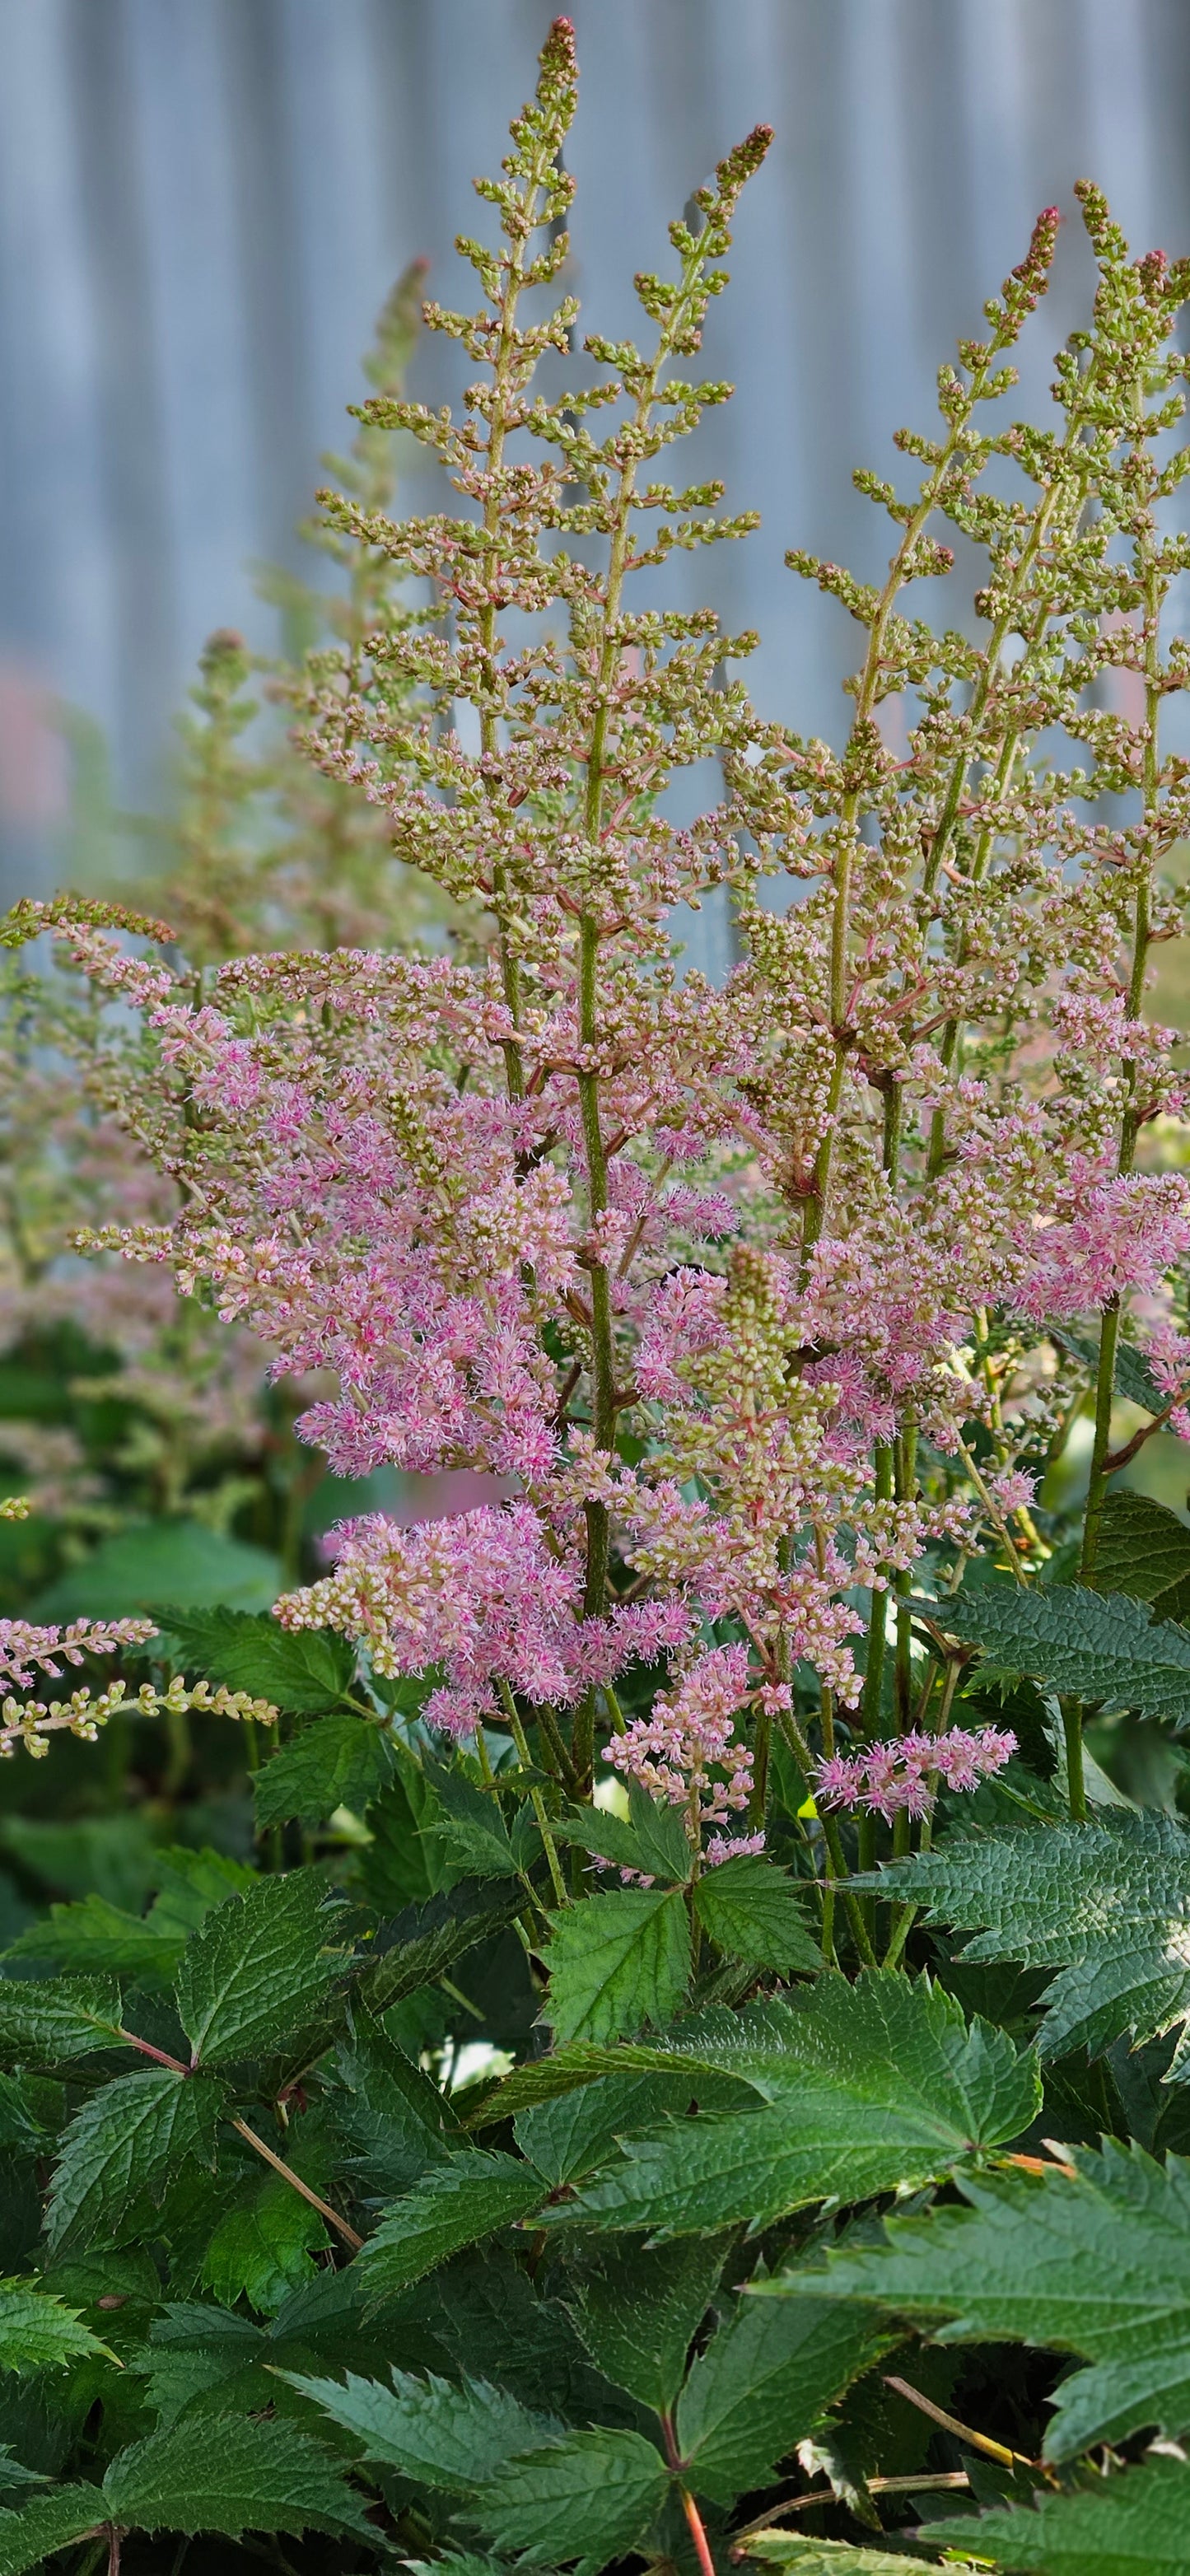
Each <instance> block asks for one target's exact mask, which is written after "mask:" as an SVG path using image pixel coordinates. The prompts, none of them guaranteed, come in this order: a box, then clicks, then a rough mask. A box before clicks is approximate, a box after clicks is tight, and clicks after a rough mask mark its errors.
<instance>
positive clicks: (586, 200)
mask: <svg viewBox="0 0 1190 2576" xmlns="http://www.w3.org/2000/svg"><path fill="white" fill-rule="evenodd" d="M550 15H551V10H550V7H549V5H548V0H0V65H2V67H3V79H2V81H0V491H2V493H3V505H2V509H0V901H2V902H4V903H8V902H11V901H12V899H13V898H14V896H15V895H16V894H18V893H23V892H43V891H45V890H46V888H47V887H48V885H49V884H50V883H51V882H53V881H54V880H55V879H56V878H61V877H63V876H67V877H69V876H71V875H72V874H77V873H78V855H79V852H78V844H79V836H80V833H82V835H83V836H84V838H85V833H86V829H87V824H88V817H89V816H90V817H91V818H92V819H93V817H94V813H95V810H96V807H97V804H98V802H99V801H101V799H102V795H103V772H104V763H105V761H110V765H111V773H112V777H113V779H114V792H115V795H116V797H117V799H118V800H119V801H120V802H121V803H123V804H126V805H134V806H137V807H140V808H150V809H152V808H158V809H161V808H164V807H167V806H168V802H169V799H170V796H171V793H172V792H173V791H172V787H171V761H172V756H173V741H174V733H173V726H174V718H175V715H176V711H177V709H178V707H179V704H180V702H181V700H182V698H183V695H184V692H185V690H186V687H187V685H188V683H189V681H190V679H191V678H192V676H193V671H194V665H195V660H196V656H197V654H198V651H199V648H200V646H201V644H202V641H203V639H204V637H205V636H206V635H207V634H208V633H209V632H210V630H211V629H212V628H215V627H221V626H228V625H230V626H234V627H237V628H239V629H240V630H241V631H242V632H243V633H244V634H245V635H246V636H247V638H248V640H249V642H250V643H252V644H254V645H256V646H258V647H260V648H261V649H267V648H268V647H269V644H270V642H271V640H272V637H273V633H274V620H273V616H272V612H271V611H270V610H269V608H268V607H267V606H266V605H265V604H264V603H263V602H262V601H261V599H260V598H259V596H258V595H257V592H256V590H255V588H254V579H253V567H254V565H255V564H257V563H259V562H261V561H262V560H263V561H268V562H269V563H271V564H274V565H279V566H281V567H283V568H285V567H288V568H290V569H294V570H296V569H298V568H299V567H300V566H301V563H302V553H303V550H302V547H301V543H300V540H299V538H298V536H297V534H296V526H297V522H298V521H299V519H300V518H301V517H302V515H303V513H304V512H306V511H307V510H308V508H309V505H310V498H311V495H312V492H313V490H314V489H315V487H316V485H317V484H318V482H319V480H320V479H321V473H320V464H319V459H320V453H321V451H323V450H324V449H326V448H327V447H329V446H332V445H335V444H337V443H339V442H340V440H341V438H342V436H343V434H344V432H345V431H346V429H347V424H345V422H344V420H343V406H344V404H345V403H346V402H347V401H349V400H351V399H353V398H355V397H357V396H358V394H359V393H360V391H361V390H363V386H362V379H361V376H360V369H359V360H360V353H361V352H362V351H363V350H364V348H365V347H366V346H367V344H368V341H369V339H370V336H371V333H372V328H373V323H374V319H375V315H376V313H377V310H378V308H379V306H380V304H381V302H382V300H383V298H384V296H385V294H386V292H387V290H388V288H389V287H390V285H391V283H392V281H393V279H394V277H395V276H396V275H397V274H398V272H399V271H400V270H401V269H402V268H404V266H405V265H406V263H407V262H408V261H409V260H410V259H411V258H413V257H414V256H416V255H418V254H422V255H424V256H425V257H426V258H427V259H428V261H429V263H430V268H429V282H428V283H429V292H430V293H432V294H434V295H437V296H438V297H440V298H441V299H442V300H444V301H451V300H454V299H455V297H456V295H457V293H458V291H459V280H460V272H459V271H458V270H457V264H456V262H455V261H454V258H453V254H452V250H451V242H452V237H453V234H454V232H455V231H456V229H457V228H458V227H459V226H460V225H461V224H470V222H471V219H472V207H473V203H474V201H473V199H472V197H471V193H470V188H469V184H468V183H469V180H470V178H471V176H472V174H473V173H474V172H475V171H477V170H481V169H487V168H490V167H491V166H492V165H493V163H494V160H495V158H496V156H497V155H498V152H499V149H500V139H501V135H502V131H503V128H504V126H505V124H506V122H507V119H508V117H509V115H510V114H512V113H513V112H514V111H515V109H516V107H517V105H518V104H519V102H520V101H521V100H522V98H523V97H524V96H525V94H526V92H527V90H528V88H529V87H530V85H531V79H532V70H533V59H534V54H535V51H536V49H537V47H538V45H539V43H540V41H541V38H542V36H543V34H544V31H545V29H546V26H547V24H548V22H549V18H550ZM573 15H574V18H575V20H576V22H577V30H578V37H579V47H580V58H581V64H582V93H581V101H580V109H579V116H578V122H577V127H576V130H575V133H574V136H573V149H572V153H571V161H572V167H573V169H574V172H575V174H576V176H577V179H578V182H579V194H578V202H577V208H576V215H575V223H574V261H573V267H574V284H575V286H576V287H577V289H578V291H579V292H580V293H581V294H582V296H583V300H584V307H585V321H586V325H587V327H594V328H598V329H601V330H608V331H612V332H615V331H618V330H620V329H621V328H631V327H632V321H633V311H634V307H633V298H632V294H631V278H632V273H633V270H634V268H636V267H639V266H641V265H650V266H651V265H656V264H658V263H659V261H660V259H661V258H662V256H663V255H664V252H665V248H666V245H665V231H664V228H665V223H666V221H667V219H668V217H669V216H670V215H672V214H674V213H677V212H679V211H680V210H681V208H682V207H683V205H684V203H685V201H686V200H687V198H688V196H689V194H690V192H691V190H692V188H693V187H695V186H696V185H697V184H698V183H699V181H700V180H701V179H702V178H703V177H704V176H705V175H706V174H707V172H708V171H709V169H710V168H711V166H712V164H713V162H714V161H715V159H716V158H717V157H718V156H719V155H720V154H721V153H722V152H723V151H724V149H725V148H726V147H727V146H728V145H729V144H730V143H731V142H732V141H733V140H735V139H736V138H737V137H738V136H739V135H741V134H743V133H744V132H745V131H746V130H747V129H748V127H750V126H751V125H752V124H754V123H755V122H756V121H757V120H758V119H761V118H763V119H765V120H766V121H768V122H769V123H771V124H772V125H773V126H774V127H775V128H776V143H775V147H774V149H773V151H772V153H771V155H770V158H769V160H768V163H767V165H766V167H765V168H764V170H763V172H762V173H761V175H760V177H759V179H758V180H757V181H756V182H755V183H754V185H753V186H752V187H751V188H750V189H749V190H748V192H747V194H746V196H745V199H744V202H743V207H742V210H741V215H740V220H739V226H738V233H737V240H736V248H735V253H734V257H733V260H732V269H733V283H732V289H731V292H730V294H729V295H727V296H725V297H724V298H723V299H722V300H721V301H720V302H719V304H718V305H717V306H715V307H713V308H712V314H711V322H710V328H709V330H708V334H707V346H706V359H707V362H708V370H709V371H710V372H713V373H715V374H725V375H728V376H730V377H731V378H732V379H733V380H734V382H735V383H736V385H737V387H738V395H737V399H736V401H735V402H734V403H733V404H732V405H731V406H730V407H729V408H728V409H727V411H725V412H719V413H717V414H715V415H714V416H713V419H712V422H711V423H710V424H708V428H707V432H706V437H705V445H704V456H705V460H706V470H707V471H721V472H723V473H724V474H725V475H726V477H727V480H728V487H729V505H730V506H734V507H736V508H743V507H756V508H759V510H760V511H761V513H762V517H763V526H762V529H761V532H760V533H759V534H758V535H756V536H754V537H752V538H751V539H749V540H748V541H747V543H746V544H742V545H738V546H731V547H724V548H718V549H714V550H712V552H711V554H710V555H709V556H708V555H707V554H705V553H703V554H700V555H696V556H694V557H683V558H682V559H681V563H680V568H679V570H678V572H677V574H676V576H675V577H676V578H677V579H678V580H679V581H680V580H681V579H682V578H683V576H684V575H688V577H689V579H690V580H691V582H692V583H693V584H694V585H696V587H697V594H698V596H700V597H705V596H707V595H711V596H713V597H714V598H715V602H716V605H717V606H718V607H719V609H720V611H721V613H722V615H723V617H724V619H725V620H726V622H727V624H728V625H729V626H730V627H733V628H737V629H738V628H739V627H741V626H755V627H757V628H759V630H760V632H761V636H762V639H763V641H762V646H761V650H760V653H759V655H758V656H757V657H756V659H755V660H754V662H753V664H752V666H751V673H752V685H753V687H754V690H755V692H756V694H757V696H758V698H759V699H760V702H761V704H762V706H763V707H764V708H765V709H766V711H768V712H771V713H774V714H778V713H779V714H781V715H783V716H785V717H786V718H787V719H789V720H791V721H792V722H794V723H795V724H796V725H797V727H798V729H799V730H802V731H816V732H825V733H831V732H834V731H837V729H838V727H839V725H840V723H841V722H842V720H843V716H844V702H843V701H842V699H841V698H840V694H839V682H840V679H841V677H842V675H843V673H844V671H845V670H846V669H847V668H848V667H849V664H850V661H851V658H852V654H853V631H852V630H849V622H848V620H847V619H846V618H845V617H844V615H843V613H842V612H841V611H840V610H839V609H838V608H837V607H835V606H834V605H833V604H828V603H826V602H825V601H823V600H822V598H821V597H820V595H819V594H818V592H817V591H816V590H813V589H808V588H807V587H806V586H805V585H803V584H801V583H799V582H798V581H797V580H796V579H795V578H794V577H793V576H792V575H791V574H789V573H788V572H786V571H785V570H784V568H783V562H782V558H783V554H784V550H785V548H786V547H787V546H789V545H791V544H794V543H797V544H801V545H806V546H809V547H811V548H813V549H815V550H816V551H819V552H822V553H825V554H829V555H834V556H837V557H842V558H844V559H845V560H847V561H849V562H851V563H852V564H853V565H854V566H855V568H856V569H857V570H858V571H861V572H864V573H869V572H871V571H872V570H873V569H875V568H876V567H877V566H878V565H879V564H880V563H882V561H883V560H884V559H885V557H886V555H887V551H888V546H887V538H886V523H885V522H884V521H883V519H882V518H879V517H877V515H876V514H875V513H873V511H872V510H871V508H870V505H868V504H867V503H865V502H863V501H861V500H860V499H859V498H858V496H857V495H856V494H855V493H854V492H853V490H852V488H851V483H850V479H849V478H850V470H851V467H852V466H853V465H855V464H860V463H866V464H871V465H874V466H876V467H877V468H878V469H879V470H880V471H882V472H883V471H886V470H888V469H889V466H890V464H891V462H892V459H891V456H890V449H889V438H890V433H891V432H892V430H893V429H894V428H895V427H896V426H897V424H898V423H899V422H900V421H902V420H913V421H915V422H917V423H920V424H921V425H923V426H925V425H927V424H928V419H929V415H930V412H931V407H932V399H933V376H934V370H935V368H936V366H937V364H938V362H939V360H940V359H941V358H942V357H944V356H946V355H947V354H949V353H950V351H951V349H952V347H953V343H954V340H955V338H956V336H957V335H958V334H959V333H960V332H962V331H972V330H977V329H978V327H979V315H980V306H981V304H982V301H983V298H984V297H985V295H987V294H988V293H990V292H992V291H994V290H995V288H996V287H997V286H998V284H999V282H1000V280H1001V278H1002V276H1003V274H1004V272H1005V270H1006V269H1007V268H1008V267H1009V266H1011V265H1012V264H1013V262H1014V261H1016V260H1017V259H1019V258H1020V257H1021V255H1022V253H1023V251H1024V248H1025V245H1026V242H1027V239H1028V234H1029V228H1030V225H1031V222H1032V219H1033V217H1034V215H1035V213H1036V212H1037V210H1038V208H1039V207H1040V206H1042V205H1044V204H1046V203H1050V202H1055V201H1056V202H1058V203H1060V204H1061V205H1062V206H1063V208H1064V210H1066V211H1068V212H1073V209H1072V207H1071V200H1070V189H1071V184H1072V182H1073V180H1074V179H1075V178H1077V177H1078V176H1080V175H1082V174H1084V173H1086V174H1090V175H1093V176H1095V177H1096V178H1097V179H1098V180H1099V182H1100V183H1101V185H1103V186H1104V187H1105V188H1106V189H1107V190H1108V192H1109V194H1110V196H1111V198H1112V200H1113V203H1114V206H1115V209H1116V212H1117V214H1118V215H1119V217H1120V219H1121V220H1122V222H1123V223H1124V225H1125V226H1126V227H1127V229H1128V231H1129V233H1130V234H1131V236H1132V237H1133V240H1134V242H1135V244H1136V245H1137V247H1149V246H1151V245H1152V244H1153V243H1154V242H1159V243H1160V244H1161V245H1162V246H1163V247H1166V248H1168V250H1169V251H1170V252H1171V253H1177V252H1180V251H1183V250H1186V249H1188V248H1190V117H1188V114H1187V108H1188V106H1190V10H1187V8H1186V6H1185V0H834V5H832V6H827V5H824V0H574V5H573ZM1086 283H1087V263H1086V260H1085V257H1084V255H1083V250H1082V244H1081V240H1080V235H1079V228H1078V226H1077V222H1076V221H1075V222H1072V223H1071V225H1070V227H1069V229H1068V231H1067V232H1066V233H1065V234H1064V236H1063V240H1062V244H1061V248H1060V251H1059V257H1058V265H1057V276H1056V280H1055V287H1054V291H1053V293H1052V295H1051V297H1050V300H1049V303H1048V305H1047V306H1046V307H1045V308H1043V311H1042V313H1041V315H1040V316H1039V317H1038V320H1037V322H1036V324H1035V326H1034V330H1033V334H1032V337H1031V341H1030V344H1029V352H1028V356H1027V361H1026V374H1027V378H1028V384H1027V391H1028V392H1029V394H1030V395H1031V397H1032V398H1033V399H1035V400H1036V399H1041V400H1042V401H1044V399H1045V388H1046V385H1047V382H1048V372H1047V371H1048V359H1049V353H1050V350H1051V348H1052V346H1053V344H1054V343H1055V342H1056V340H1057V339H1058V338H1060V337H1061V336H1063V335H1064V334H1065V332H1066V331H1067V330H1068V329H1069V328H1070V326H1071V323H1072V321H1073V320H1074V319H1075V317H1076V308H1077V305H1078V302H1079V299H1080V297H1081V295H1082V294H1083V292H1084V290H1085V287H1086ZM463 363H464V362H461V361H460V360H459V358H458V353H457V351H456V350H455V349H454V347H453V345H452V344H449V343H445V342H443V341H442V340H441V339H425V338H423V340H422V342H421V343H420V345H419V347H418V348H417V350H416V351H415V354H414V357H413V361H412V368H411V373H410V390H411V391H412V392H413V393H414V394H416V395H418V396H420V397H422V398H423V399H425V400H428V401H430V402H437V401H440V400H442V399H444V398H446V397H447V396H448V395H449V394H450V393H451V392H452V391H453V390H454V389H455V387H456V386H457V383H458V381H459V380H460V371H461V365H462V364H463ZM425 472H426V468H425V466H424V465H423V464H421V463H420V460H419V459H418V457H417V456H416V454H415V455H414V456H413V457H412V458H411V460H410V471H409V475H408V479H407V483H406V496H405V497H406V506H410V505H413V506H416V505H417V504H418V502H419V501H423V502H424V500H425V499H426V498H427V497H428V494H427V492H426V489H425V485H424V482H422V483H421V484H420V485H419V482H418V476H419V474H420V475H421V476H423V477H424V475H425ZM305 568H306V569H307V571H308V569H309V564H308V558H307V563H306V567H305ZM718 935H721V932H720V934H718ZM716 936H717V932H716V925H715V922H714V919H713V918H712V917H707V918H706V919H705V920H704V923H703V924H702V925H701V927H700V928H699V929H698V930H697V932H696V939H697V940H698V941H701V945H702V950H703V953H704V957H705V962H706V963H708V964H710V965H711V966H714V965H715V964H716V962H717V960H716V956H715V953H714V950H715V940H716Z"/></svg>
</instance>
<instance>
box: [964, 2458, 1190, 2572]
mask: <svg viewBox="0 0 1190 2576" xmlns="http://www.w3.org/2000/svg"><path fill="white" fill-rule="evenodd" d="M930 2543H931V2546H932V2547H937V2548H939V2549H941V2548H951V2549H963V2550H969V2551H970V2552H971V2554H972V2556H973V2557H976V2558H978V2559H979V2560H980V2561H983V2560H984V2559H991V2560H992V2561H993V2562H994V2564H995V2565H996V2566H997V2567H1013V2568H1022V2569H1023V2568H1032V2567H1035V2568H1039V2569H1042V2570H1044V2576H1187V2571H1188V2570H1190V2466H1188V2465H1187V2463H1186V2462H1185V2461H1184V2460H1162V2459H1157V2460H1142V2462H1141V2464H1140V2466H1139V2468H1135V2469H1127V2470H1126V2471H1125V2473H1124V2475H1123V2477H1112V2478H1096V2480H1095V2484H1094V2486H1093V2487H1092V2488H1091V2489H1090V2490H1089V2491H1088V2492H1087V2493H1086V2494H1083V2495H1039V2496H1038V2497H1037V2499H1036V2504H1035V2506H1034V2508H1033V2510H1032V2511H1030V2509H1029V2508H1028V2507H1027V2506H1017V2507H1010V2508H1008V2509H1006V2510H1004V2511H1001V2512H999V2513H985V2514H981V2515H980V2516H979V2519H978V2521H975V2522H970V2521H966V2520H964V2521H962V2522H935V2523H931V2525H930Z"/></svg>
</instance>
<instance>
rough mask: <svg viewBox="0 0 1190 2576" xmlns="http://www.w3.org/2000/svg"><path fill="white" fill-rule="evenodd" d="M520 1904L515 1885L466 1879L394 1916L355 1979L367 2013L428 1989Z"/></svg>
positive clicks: (497, 1929) (500, 1927)
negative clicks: (368, 2009) (364, 1999)
mask: <svg viewBox="0 0 1190 2576" xmlns="http://www.w3.org/2000/svg"><path fill="white" fill-rule="evenodd" d="M523 1902H524V1890H523V1889H522V1888H521V1887H520V1886H519V1885H518V1884H516V1883H514V1882H509V1883H507V1884H493V1883H491V1882H487V1883H485V1882H482V1881H481V1882H476V1881H475V1880H473V1879H471V1880H465V1881H464V1883H463V1885H462V1886H461V1887H451V1888H443V1889H441V1890H440V1891H439V1893H438V1894H437V1895H436V1896H431V1898H430V1900H429V1902H428V1904H426V1905H411V1906H409V1907H407V1908H406V1911H405V1912H404V1913H403V1914H398V1915H396V1916H394V1918H393V1920H392V1922H391V1923H386V1924H383V1925H382V1926H381V1929H380V1931H379V1932H378V1933H377V1936H376V1939H375V1942H374V1943H373V1945H372V1954H373V1955H372V1963H371V1964H370V1965H369V1966H368V1967H367V1968H366V1969H365V1970H364V1972H363V1975H362V1977H361V1978H360V1980H359V1984H360V1990H361V1992H362V1993H363V1994H364V1995H365V1996H366V1999H367V2002H368V2004H369V2005H370V2007H371V2009H372V2011H373V2012H387V2011H388V2009H389V2006H390V2005H391V2004H395V2003H400V2002H401V2001H402V2000H403V1998H404V1997H405V1996H406V1995H414V1994H416V1993H417V1991H418V1989H419V1987H421V1986H429V1985H433V1984H434V1982H435V1980H436V1979H437V1978H438V1977H440V1976H442V1975H443V1974H444V1972H445V1971H446V1970H447V1969H448V1968H453V1966H454V1963H455V1961H456V1959H462V1958H465V1957H466V1954H467V1952H468V1950H473V1949H474V1948H475V1947H476V1945H477V1943H478V1942H480V1941H486V1940H488V1939H489V1938H490V1936H491V1934H492V1933H493V1932H501V1931H503V1930H504V1927H505V1925H506V1924H508V1923H511V1921H512V1918H513V1915H514V1914H515V1913H516V1912H517V1911H518V1909H519V1907H520V1906H521V1905H522V1904H523Z"/></svg>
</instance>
